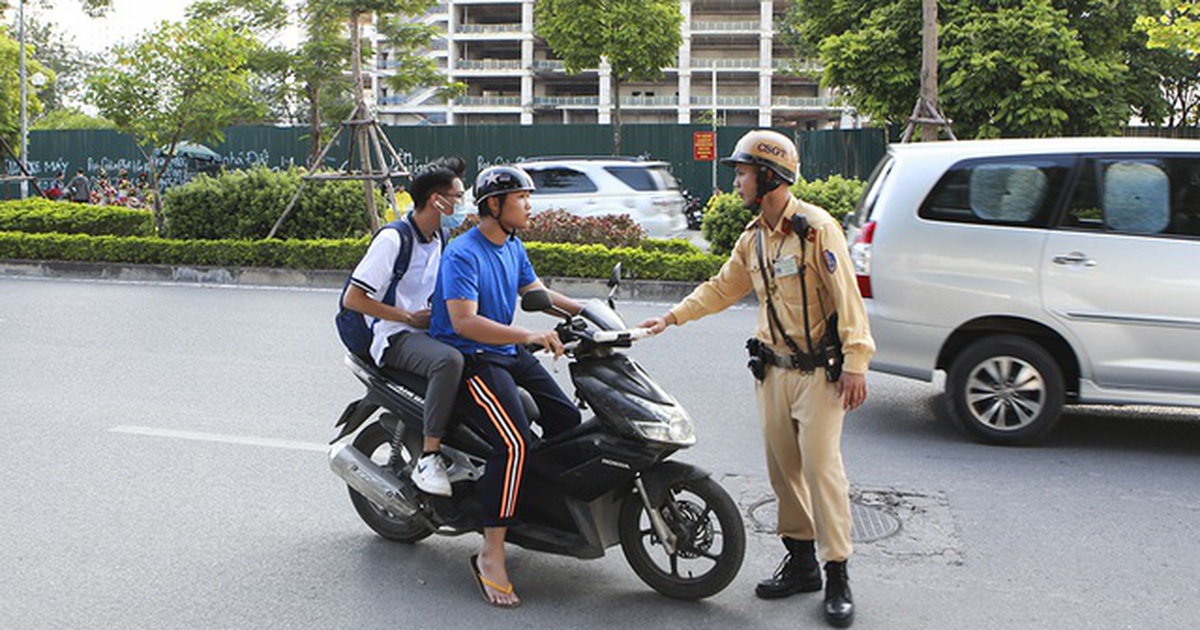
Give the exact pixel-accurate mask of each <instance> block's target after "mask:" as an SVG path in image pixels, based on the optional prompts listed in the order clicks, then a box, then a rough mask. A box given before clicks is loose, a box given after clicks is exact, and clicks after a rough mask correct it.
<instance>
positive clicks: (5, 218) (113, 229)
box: [0, 198, 154, 236]
mask: <svg viewBox="0 0 1200 630" xmlns="http://www.w3.org/2000/svg"><path fill="white" fill-rule="evenodd" d="M0 231H3V232H36V233H44V232H60V233H63V234H91V235H95V236H100V235H112V236H152V235H153V234H154V219H153V217H152V216H151V214H150V212H149V211H147V210H135V209H132V208H122V207H118V206H93V205H89V204H82V203H65V202H58V201H50V200H49V199H42V198H36V199H25V200H20V201H2V202H0Z"/></svg>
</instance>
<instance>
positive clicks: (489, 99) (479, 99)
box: [454, 96, 521, 107]
mask: <svg viewBox="0 0 1200 630" xmlns="http://www.w3.org/2000/svg"><path fill="white" fill-rule="evenodd" d="M454 104H455V105H462V106H465V107H480V106H485V105H486V106H489V107H520V106H521V97H520V96H460V97H458V98H456V99H454Z"/></svg>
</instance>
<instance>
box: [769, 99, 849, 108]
mask: <svg viewBox="0 0 1200 630" xmlns="http://www.w3.org/2000/svg"><path fill="white" fill-rule="evenodd" d="M771 104H772V105H774V106H776V107H798V108H804V109H835V108H837V104H836V102H835V101H834V99H832V98H829V97H827V96H776V97H773V98H772V99H771Z"/></svg>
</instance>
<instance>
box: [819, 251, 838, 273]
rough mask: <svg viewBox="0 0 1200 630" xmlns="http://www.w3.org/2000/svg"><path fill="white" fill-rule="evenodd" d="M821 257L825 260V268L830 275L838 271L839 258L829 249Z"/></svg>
mask: <svg viewBox="0 0 1200 630" xmlns="http://www.w3.org/2000/svg"><path fill="white" fill-rule="evenodd" d="M821 257H822V258H824V259H825V268H826V269H828V270H829V273H833V272H834V270H835V269H837V256H834V255H833V252H831V251H829V250H828V249H827V250H825V251H823V252H821Z"/></svg>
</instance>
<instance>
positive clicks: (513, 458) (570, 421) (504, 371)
mask: <svg viewBox="0 0 1200 630" xmlns="http://www.w3.org/2000/svg"><path fill="white" fill-rule="evenodd" d="M518 387H521V388H524V389H525V390H526V391H528V392H529V393H530V394H531V395H532V396H533V399H534V401H535V402H537V405H538V409H539V410H540V412H541V419H540V421H539V424H540V425H541V426H542V434H543V435H544V436H545V437H550V436H553V435H555V434H558V433H561V432H563V431H566V430H567V429H570V428H571V427H573V426H575V425H577V424H579V421H580V415H579V409H578V408H576V407H575V405H574V404H573V403H572V402H571V400H570V399H569V398H568V397H567V395H566V394H565V393H564V392H563V391H562V388H561V387H559V386H558V383H557V382H556V381H555V380H554V378H553V377H552V376H551V375H550V374H549V373H548V372H547V371H546V369H545V368H544V367H542V364H541V363H540V362H539V361H538V360H537V359H536V358H535V357H534V356H533V355H531V354H530V353H529V351H527V350H525V349H524V348H518V350H517V354H516V355H512V356H509V355H498V354H491V353H481V354H477V355H474V356H472V357H468V358H467V366H466V370H465V373H464V378H463V390H462V392H463V396H464V398H465V400H464V401H463V403H462V404H461V405H460V406H459V409H461V410H463V411H464V412H465V419H466V421H467V422H469V423H471V425H472V426H474V427H475V428H476V429H478V430H480V431H481V432H482V433H483V434H484V436H485V437H486V438H487V441H488V443H489V444H490V445H491V447H492V455H491V457H489V458H488V461H487V468H486V469H485V470H484V474H483V479H482V481H481V483H482V484H483V492H482V495H483V525H484V526H485V527H503V526H506V525H509V524H511V523H513V522H515V520H516V518H517V507H518V501H519V500H520V494H521V484H522V480H523V479H524V476H525V472H526V471H527V470H528V469H529V462H528V458H529V447H530V446H531V439H532V436H531V434H530V432H529V418H528V417H527V416H526V415H525V409H524V407H522V405H521V399H520V396H519V394H518V389H517V388H518Z"/></svg>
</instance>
